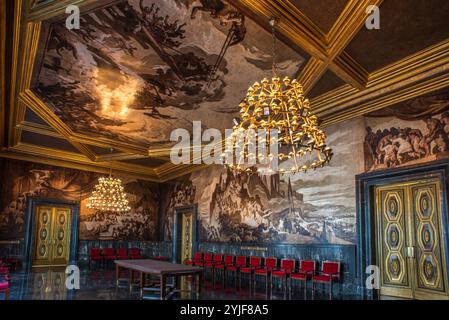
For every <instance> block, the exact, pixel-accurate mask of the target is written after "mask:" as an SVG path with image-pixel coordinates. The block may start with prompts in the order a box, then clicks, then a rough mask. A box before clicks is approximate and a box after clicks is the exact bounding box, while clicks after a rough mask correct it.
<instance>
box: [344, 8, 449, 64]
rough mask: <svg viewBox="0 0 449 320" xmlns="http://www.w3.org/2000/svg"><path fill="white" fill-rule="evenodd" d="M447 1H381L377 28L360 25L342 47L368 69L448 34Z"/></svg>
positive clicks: (437, 40)
mask: <svg viewBox="0 0 449 320" xmlns="http://www.w3.org/2000/svg"><path fill="white" fill-rule="evenodd" d="M448 21H449V1H447V0H432V1H422V0H407V1H402V0H401V1H391V0H390V1H383V2H382V4H381V5H380V29H379V30H376V29H374V30H368V29H367V28H362V29H361V30H360V32H359V33H358V34H357V35H356V36H355V38H354V40H353V41H352V42H351V43H350V44H349V46H348V47H347V48H346V52H347V53H349V55H350V56H352V58H354V59H355V60H356V61H357V62H358V63H360V64H361V65H362V67H364V68H365V69H366V70H368V71H369V72H373V71H376V70H377V69H380V68H382V67H385V66H387V65H389V64H391V63H394V62H396V61H397V60H399V59H402V58H405V57H407V56H409V55H411V54H414V53H416V52H418V51H420V50H423V49H425V48H427V47H429V46H431V45H433V44H435V43H438V42H440V41H443V40H445V39H447V38H449V28H448Z"/></svg>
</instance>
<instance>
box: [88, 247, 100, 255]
mask: <svg viewBox="0 0 449 320" xmlns="http://www.w3.org/2000/svg"><path fill="white" fill-rule="evenodd" d="M89 255H90V256H91V257H98V256H101V249H100V248H90V249H89Z"/></svg>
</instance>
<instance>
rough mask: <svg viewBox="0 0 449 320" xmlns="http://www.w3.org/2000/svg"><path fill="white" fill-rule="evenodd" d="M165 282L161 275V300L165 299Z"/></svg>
mask: <svg viewBox="0 0 449 320" xmlns="http://www.w3.org/2000/svg"><path fill="white" fill-rule="evenodd" d="M165 281H166V278H165V276H164V275H161V300H164V299H165Z"/></svg>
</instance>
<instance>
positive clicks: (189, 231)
mask: <svg viewBox="0 0 449 320" xmlns="http://www.w3.org/2000/svg"><path fill="white" fill-rule="evenodd" d="M197 208H198V207H197V205H196V204H194V205H189V206H183V207H177V208H175V217H174V218H175V219H174V220H175V221H174V228H173V261H175V262H179V263H182V262H184V261H185V260H186V259H191V258H192V256H193V251H194V250H195V246H196V242H197V235H198V231H197V217H198V213H197Z"/></svg>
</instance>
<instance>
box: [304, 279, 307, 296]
mask: <svg viewBox="0 0 449 320" xmlns="http://www.w3.org/2000/svg"><path fill="white" fill-rule="evenodd" d="M304 300H307V278H306V279H305V280H304Z"/></svg>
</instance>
